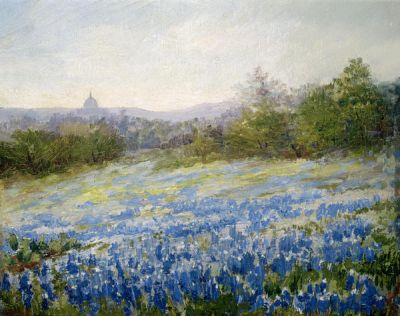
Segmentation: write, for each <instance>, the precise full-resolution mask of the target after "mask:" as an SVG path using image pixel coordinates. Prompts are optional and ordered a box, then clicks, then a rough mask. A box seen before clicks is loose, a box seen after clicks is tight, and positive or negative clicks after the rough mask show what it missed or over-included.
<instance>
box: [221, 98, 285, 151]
mask: <svg viewBox="0 0 400 316" xmlns="http://www.w3.org/2000/svg"><path fill="white" fill-rule="evenodd" d="M289 121H290V117H289V114H288V113H285V112H280V111H277V110H275V109H274V108H273V105H272V104H271V103H270V102H268V101H265V102H263V103H262V104H257V108H256V109H255V110H251V109H248V110H245V111H243V113H242V116H241V118H240V119H239V120H237V121H236V122H234V123H233V124H231V126H230V127H229V128H228V129H227V131H226V133H225V142H226V146H227V150H228V153H229V154H230V155H233V156H254V155H267V156H277V155H278V154H280V153H282V151H284V150H287V149H288V148H289V144H290V140H291V135H290V134H291V133H290V129H289Z"/></svg>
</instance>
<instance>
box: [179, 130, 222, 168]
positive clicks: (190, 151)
mask: <svg viewBox="0 0 400 316" xmlns="http://www.w3.org/2000/svg"><path fill="white" fill-rule="evenodd" d="M193 134H194V137H193V142H192V143H191V144H190V145H187V146H185V153H186V155H188V156H196V157H200V158H201V161H202V162H203V163H206V162H207V157H208V156H209V155H210V154H211V153H215V152H218V151H219V146H218V144H217V143H216V141H215V140H214V138H212V137H208V136H206V135H204V133H203V132H202V131H199V130H198V129H195V130H194V133H193Z"/></svg>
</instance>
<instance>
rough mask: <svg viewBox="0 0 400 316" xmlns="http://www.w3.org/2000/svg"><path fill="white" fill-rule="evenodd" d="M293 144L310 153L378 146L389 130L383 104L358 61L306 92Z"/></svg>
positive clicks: (383, 101)
mask: <svg viewBox="0 0 400 316" xmlns="http://www.w3.org/2000/svg"><path fill="white" fill-rule="evenodd" d="M298 114H299V115H298V121H297V141H298V142H299V143H301V144H304V145H305V146H307V147H308V148H309V149H310V150H312V151H317V152H318V151H325V150H328V149H332V148H334V149H337V148H342V147H351V148H358V147H364V148H366V147H369V146H371V145H374V144H380V143H381V142H382V140H384V139H385V138H386V137H388V136H389V135H390V133H391V130H392V127H391V126H392V121H391V119H390V113H389V112H388V107H387V102H385V100H384V96H383V95H382V94H381V93H380V91H379V89H378V87H377V86H376V85H375V84H374V82H373V80H372V78H371V72H370V69H369V66H368V65H367V64H365V63H364V62H363V61H362V59H361V58H357V59H351V60H350V62H349V65H348V66H347V67H345V68H344V70H343V72H342V73H341V74H340V75H339V77H338V78H335V79H333V81H332V82H331V83H330V84H328V85H325V86H322V87H317V88H315V89H314V90H312V91H310V92H309V93H308V95H307V96H306V98H305V100H304V102H303V103H302V104H301V105H300V107H299V110H298Z"/></svg>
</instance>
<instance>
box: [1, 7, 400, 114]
mask: <svg viewBox="0 0 400 316" xmlns="http://www.w3.org/2000/svg"><path fill="white" fill-rule="evenodd" d="M357 56H362V57H363V58H364V59H365V60H366V61H367V62H368V63H369V64H370V65H371V67H372V70H373V73H374V76H375V77H376V78H378V79H380V80H391V79H394V78H395V77H397V76H399V75H400V2H393V1H392V2H382V1H353V2H351V1H266V0H243V1H228V0H223V1H217V0H211V1H206V0H199V1H190V0H185V1H175V0H159V1H112V0H108V1H105V0H104V1H89V0H79V1H66V0H65V1H62V0H53V1H50V0H48V1H34V0H31V1H19V0H0V105H1V106H24V107H49V106H64V107H77V106H81V104H82V102H83V100H84V98H86V96H87V95H88V93H89V90H92V91H93V94H94V96H95V97H96V98H97V99H98V101H99V103H100V105H103V106H139V107H143V108H147V109H154V110H164V109H170V108H181V107H185V106H190V105H193V104H195V103H201V102H214V101H220V100H225V99H228V98H230V97H232V96H234V89H233V87H234V86H235V84H237V83H238V82H243V81H245V80H246V74H247V73H248V72H251V71H252V69H253V68H254V67H255V66H257V65H262V66H263V67H264V69H265V70H267V71H269V72H270V73H271V74H273V75H274V76H275V77H277V78H279V79H281V80H282V81H284V82H285V83H287V84H288V85H291V86H297V85H299V84H302V83H305V82H320V81H326V80H329V79H330V78H331V77H332V76H335V75H337V74H338V72H339V71H340V70H341V69H342V68H343V67H344V65H345V64H346V62H347V60H348V58H350V57H357Z"/></svg>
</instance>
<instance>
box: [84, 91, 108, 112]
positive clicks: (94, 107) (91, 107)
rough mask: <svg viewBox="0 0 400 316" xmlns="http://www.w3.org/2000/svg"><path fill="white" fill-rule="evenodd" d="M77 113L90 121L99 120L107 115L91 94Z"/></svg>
mask: <svg viewBox="0 0 400 316" xmlns="http://www.w3.org/2000/svg"><path fill="white" fill-rule="evenodd" d="M77 112H78V114H79V115H81V116H83V117H85V118H91V119H100V118H102V117H104V116H106V115H107V111H106V109H103V108H100V107H99V104H98V103H97V100H96V99H95V98H93V96H92V92H90V94H89V97H88V98H87V99H86V100H85V102H84V103H83V106H82V108H81V109H79V110H78V111H77Z"/></svg>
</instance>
